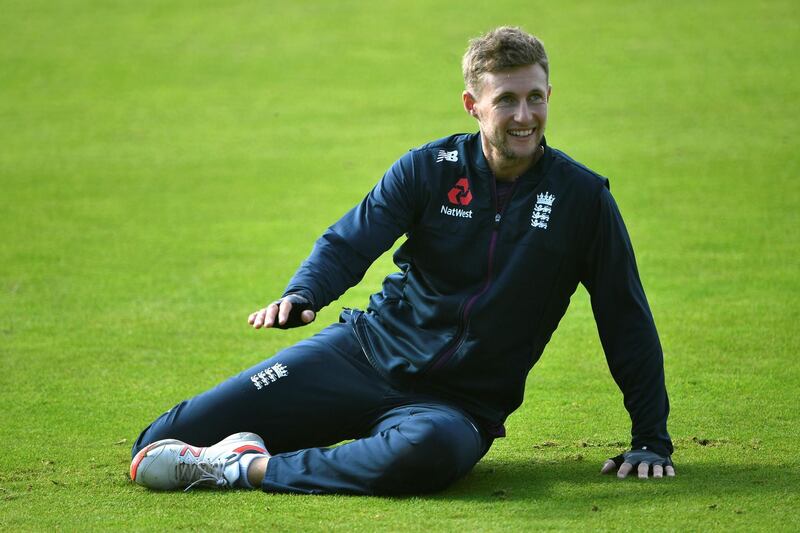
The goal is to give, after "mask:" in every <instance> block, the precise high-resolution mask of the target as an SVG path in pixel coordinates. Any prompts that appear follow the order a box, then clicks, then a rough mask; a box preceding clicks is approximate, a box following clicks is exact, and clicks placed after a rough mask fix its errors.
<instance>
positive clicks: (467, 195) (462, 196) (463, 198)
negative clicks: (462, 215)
mask: <svg viewBox="0 0 800 533" xmlns="http://www.w3.org/2000/svg"><path fill="white" fill-rule="evenodd" d="M447 199H448V200H450V203H451V204H453V205H469V203H470V202H471V201H472V192H470V190H469V181H468V180H467V178H461V179H460V180H458V181H457V182H456V184H455V186H454V187H453V188H452V189H450V192H448V193H447Z"/></svg>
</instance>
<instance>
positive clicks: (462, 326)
mask: <svg viewBox="0 0 800 533" xmlns="http://www.w3.org/2000/svg"><path fill="white" fill-rule="evenodd" d="M519 180H520V178H517V179H516V180H515V181H514V184H513V185H512V186H511V191H509V193H508V197H507V198H506V202H505V204H503V207H502V209H500V212H498V211H497V184H496V183H495V180H494V177H493V178H492V205H493V206H494V212H495V216H494V225H493V228H492V236H491V238H490V239H489V251H488V254H487V256H488V266H487V268H486V281H484V283H483V286H482V287H481V288H480V290H478V291H477V292H476V293H474V294H473V295H472V296H470V297H469V298H468V299H467V303H466V304H465V305H464V307H463V309H462V310H461V318H460V320H459V323H458V330H457V331H456V338H455V340H454V341H453V342H452V344H451V345H450V347H449V348H447V349H446V350H445V351H443V352H441V355H439V356H438V357H437V358H436V359H435V360H434V362H433V363H432V364H431V366H430V367H429V370H428V372H436V371H437V370H439V369H440V368H442V367H443V366H444V365H446V364H447V362H448V361H449V360H450V358H451V357H453V354H455V353H456V352H457V351H458V349H459V348H460V347H461V344H463V342H464V339H465V338H466V334H467V324H469V314H470V311H472V307H473V306H474V305H475V302H477V301H478V298H480V297H481V296H483V295H484V294H486V292H487V291H488V290H489V288H490V287H491V286H492V265H493V264H494V251H495V248H496V246H497V235H498V233H499V230H500V221H501V220H502V219H503V213H505V210H506V207H508V204H510V203H511V199H512V198H513V197H514V191H516V189H517V183H519Z"/></svg>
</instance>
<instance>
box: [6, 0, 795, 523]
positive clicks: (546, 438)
mask: <svg viewBox="0 0 800 533" xmlns="http://www.w3.org/2000/svg"><path fill="white" fill-rule="evenodd" d="M0 13H2V15H1V16H0V402H2V403H1V404H0V405H2V409H0V450H2V453H0V527H2V528H4V529H9V530H11V529H14V530H18V529H25V530H30V529H110V528H123V529H175V528H189V529H209V528H211V527H213V528H215V529H243V528H244V527H254V526H255V527H259V528H270V529H277V530H304V531H305V530H327V531H330V530H345V529H347V530H352V529H357V530H359V529H360V530H371V529H384V530H395V531H397V530H417V531H421V530H451V529H467V530H481V531H491V530H520V529H523V530H524V529H558V530H585V529H640V530H641V529H644V528H647V529H653V530H658V529H701V528H702V529H747V530H756V529H773V530H774V529H779V530H780V529H790V528H791V524H787V523H786V522H785V518H786V517H789V516H791V515H793V513H795V512H797V511H798V507H800V506H798V497H797V496H796V487H797V485H798V477H800V476H798V474H800V462H799V461H798V460H797V458H796V452H795V450H796V447H797V446H796V443H797V440H798V436H800V435H799V433H800V431H799V430H798V422H800V417H798V414H797V407H798V403H797V399H796V395H797V390H798V385H800V368H799V367H798V363H797V353H798V348H799V347H800V346H799V345H800V342H799V341H798V338H799V336H798V333H797V326H796V324H797V321H798V318H800V303H799V299H800V294H799V293H800V291H799V290H798V289H799V288H800V286H799V285H800V284H799V283H798V274H797V273H798V271H799V270H800V269H798V267H800V253H799V252H800V249H799V248H800V236H799V235H798V232H799V230H800V219H799V217H798V208H799V207H800V186H799V185H798V183H797V179H798V175H800V158H799V157H798V155H797V146H798V144H797V138H798V133H799V132H798V125H797V121H796V115H797V109H798V103H800V80H799V79H798V78H799V77H800V69H798V67H799V66H800V65H798V57H800V56H798V52H800V46H798V45H799V44H800V43H798V40H799V39H800V31H799V30H800V8H798V5H797V4H796V3H795V2H791V1H777V0H776V1H767V2H759V3H749V2H740V1H712V2H702V3H696V2H686V1H678V2H671V3H665V2H654V1H644V0H643V1H609V2H597V3H588V2H578V1H566V2H558V3H553V2H550V3H544V2H518V1H496V2H492V3H490V4H483V3H475V4H464V3H462V2H452V1H435V2H422V1H419V0H417V1H405V2H399V1H387V2H380V3H366V2H357V1H344V2H336V3H326V2H319V1H311V0H302V1H298V2H247V1H236V2H227V3H217V2H207V1H200V2H183V1H172V2H152V1H143V2H136V3H129V2H118V1H88V0H74V1H66V0H65V1H56V2H41V1H25V2H22V1H10V0H0ZM500 24H515V25H521V26H522V27H524V28H525V29H527V30H529V31H531V32H533V33H535V34H537V35H539V36H540V37H541V38H542V39H543V40H544V42H545V45H546V46H547V49H548V53H549V55H550V61H551V68H552V70H551V82H552V84H553V86H554V89H553V98H552V103H551V109H550V120H549V126H548V142H549V143H550V144H551V145H553V146H556V147H558V148H561V149H563V150H565V151H566V152H567V153H569V154H570V155H572V156H573V157H575V158H576V159H578V160H579V161H581V162H583V163H585V164H587V165H588V166H590V167H591V168H593V169H595V170H596V171H598V172H600V173H602V174H604V175H606V176H608V177H610V178H611V183H612V191H613V192H614V194H615V196H616V198H617V200H618V202H619V204H620V206H621V209H622V211H623V214H624V215H625V218H626V222H627V224H628V228H629V231H630V233H631V236H632V238H633V241H634V245H635V247H636V251H637V257H638V260H639V266H640V270H641V274H642V278H643V281H644V284H645V288H646V290H647V293H648V296H649V298H650V303H651V307H652V308H653V312H654V314H655V317H656V322H657V324H658V326H659V331H660V334H661V337H662V343H663V345H664V349H665V357H666V370H667V381H668V387H669V391H670V394H671V399H672V404H673V414H672V416H671V419H670V430H671V433H672V435H673V437H674V439H675V441H676V446H677V451H676V455H675V460H676V463H677V470H678V473H679V477H678V478H677V479H675V480H669V481H665V482H659V483H653V482H648V483H640V482H638V481H635V480H629V481H625V482H618V481H617V480H615V479H608V478H601V477H599V476H598V475H597V474H596V471H597V470H598V469H599V466H600V464H601V463H602V461H603V460H604V459H605V458H606V457H608V456H609V455H613V454H616V453H617V452H618V450H619V449H620V448H621V447H624V444H625V443H626V442H627V440H628V438H629V437H628V431H629V427H630V425H629V421H628V418H627V414H626V413H625V411H624V409H623V408H622V403H621V398H620V395H619V393H618V391H617V390H616V387H615V386H614V384H613V381H612V380H611V379H610V376H609V374H608V371H607V369H606V368H605V362H604V359H603V355H602V351H601V349H600V346H599V342H598V340H597V335H596V332H595V329H594V324H593V321H592V319H591V312H590V309H589V307H588V305H587V298H586V295H585V292H584V291H583V289H579V291H578V293H577V294H576V296H575V297H574V298H573V306H572V308H571V309H570V311H569V313H568V315H567V317H565V319H564V321H563V323H562V325H561V327H560V329H559V331H558V332H557V333H556V335H555V336H554V339H553V341H552V343H551V345H550V347H549V348H548V350H547V351H546V352H545V356H544V357H543V359H542V361H541V362H540V364H539V365H537V367H536V368H535V369H534V371H533V372H532V373H531V375H530V377H529V381H528V384H529V386H528V390H527V398H526V403H525V404H524V406H523V407H522V408H521V409H520V410H519V411H518V412H517V413H515V414H514V415H512V417H511V418H510V419H509V423H508V428H509V437H508V438H507V439H504V440H499V441H497V442H496V443H495V446H494V447H493V449H492V451H491V452H490V453H489V455H487V457H486V458H485V459H484V461H483V462H482V463H481V464H479V465H478V467H477V468H476V469H475V471H474V472H473V473H472V474H471V475H470V476H468V477H467V478H466V479H465V480H463V481H462V482H460V483H458V484H457V485H456V486H454V487H453V488H452V489H450V490H448V491H446V492H444V493H442V494H438V495H434V496H426V497H420V498H407V499H380V498H347V497H330V498H328V497H326V498H304V497H290V496H274V495H265V494H260V493H237V494H220V493H212V492H202V491H197V492H194V493H191V494H188V495H183V494H181V495H176V494H166V495H165V494H154V493H149V492H146V491H144V490H141V489H140V488H138V487H135V486H132V485H131V484H130V482H129V481H128V479H127V466H128V462H129V447H130V444H131V443H132V441H133V440H134V439H135V438H136V436H137V434H138V431H139V430H140V429H141V428H142V427H144V426H145V425H146V424H147V423H149V421H150V420H152V419H153V418H154V417H155V416H157V415H158V414H159V413H160V412H162V411H163V410H164V409H166V408H167V407H169V406H171V405H172V404H174V403H175V402H176V401H178V400H180V399H183V398H185V397H188V396H191V395H194V394H196V393H197V392H200V391H202V390H205V389H206V388H208V387H210V386H212V385H214V384H215V383H217V382H218V381H220V380H222V379H224V378H226V377H227V376H229V375H231V374H233V373H235V372H238V371H240V370H241V369H242V368H245V367H247V366H250V365H251V364H253V363H254V362H256V361H259V360H261V359H263V358H265V357H267V356H269V355H270V354H272V353H274V352H275V351H276V350H278V349H280V348H281V347H283V346H286V345H288V344H291V343H292V342H294V341H296V340H298V339H299V338H302V337H304V336H306V335H308V334H309V333H311V332H313V331H316V330H318V329H320V328H322V327H324V325H326V324H327V323H330V322H331V321H333V320H335V319H336V316H337V314H338V309H339V308H340V307H341V306H353V307H363V306H364V305H365V304H366V298H367V296H368V295H369V294H370V293H371V292H373V291H375V290H377V288H378V287H379V283H380V281H381V279H382V277H383V276H384V275H385V274H386V273H387V272H388V271H389V270H390V269H392V268H393V266H392V265H391V261H390V258H389V257H388V256H384V257H383V258H382V259H381V260H380V261H379V262H378V263H376V265H375V266H374V267H373V268H372V269H371V270H370V272H369V273H368V275H367V277H366V279H365V281H364V282H363V283H362V284H360V285H359V286H358V287H355V288H353V289H352V290H350V291H349V292H348V293H347V294H346V295H345V296H344V297H343V298H342V299H341V300H340V301H339V302H337V303H335V304H334V305H332V306H331V307H330V308H329V309H326V310H325V311H323V312H322V313H321V314H320V316H319V318H318V320H317V322H316V323H315V324H313V325H312V326H310V327H308V328H306V329H304V330H293V331H290V332H266V333H265V332H255V331H250V330H248V328H247V327H246V324H245V320H246V316H247V314H248V313H249V312H251V311H252V310H254V309H256V308H257V307H259V306H261V305H263V303H265V302H267V301H270V300H271V299H273V298H274V297H275V296H277V295H279V293H280V292H281V291H282V289H283V287H284V285H285V283H286V282H287V281H288V279H289V277H290V275H291V274H292V272H293V271H294V269H295V268H296V267H297V265H298V264H299V262H300V261H302V259H303V258H304V257H305V256H306V254H307V253H308V252H309V251H310V248H311V245H312V243H313V240H314V239H315V238H316V237H317V236H318V235H319V234H320V233H321V232H322V231H323V230H324V228H325V227H327V226H328V225H329V224H330V223H331V222H333V221H334V220H335V219H336V218H337V217H338V216H339V215H341V214H342V213H343V212H344V211H345V210H346V209H348V208H349V207H351V206H352V205H353V204H354V203H356V202H357V201H358V200H359V199H360V198H361V197H362V196H363V195H364V194H365V193H366V191H367V190H368V189H369V188H370V187H371V186H372V185H373V184H374V183H375V181H376V180H377V179H378V178H379V177H380V176H381V175H382V173H383V172H384V171H385V169H386V168H387V167H388V166H389V165H390V164H391V163H392V162H393V161H394V160H395V159H396V158H397V157H399V156H400V155H401V154H402V153H403V152H404V151H405V150H407V149H408V148H411V147H413V146H417V145H419V144H422V143H424V142H426V141H428V140H431V139H434V138H438V137H441V136H444V135H448V134H450V133H453V132H457V131H474V130H475V129H476V126H475V124H474V122H473V121H472V119H470V118H469V117H468V116H467V115H466V114H465V113H464V112H463V111H462V110H461V107H460V92H461V90H462V81H461V75H460V58H461V55H462V53H463V51H464V49H465V47H466V43H467V40H468V39H469V38H471V37H474V36H476V35H478V34H480V33H482V32H484V31H486V30H488V29H490V28H492V27H494V26H496V25H500Z"/></svg>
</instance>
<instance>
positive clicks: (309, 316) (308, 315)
mask: <svg viewBox="0 0 800 533" xmlns="http://www.w3.org/2000/svg"><path fill="white" fill-rule="evenodd" d="M300 318H301V319H302V320H303V322H304V323H305V324H310V323H311V322H313V321H314V319H315V318H317V314H316V313H315V312H314V311H311V310H308V309H307V310H305V311H303V312H302V313H301V314H300Z"/></svg>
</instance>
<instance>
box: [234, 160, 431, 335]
mask: <svg viewBox="0 0 800 533" xmlns="http://www.w3.org/2000/svg"><path fill="white" fill-rule="evenodd" d="M412 158H413V155H412V153H411V152H408V153H407V154H406V155H404V156H403V157H402V158H400V159H399V160H398V161H397V162H395V163H394V165H392V167H391V168H390V169H389V170H388V171H387V172H386V174H385V175H384V176H383V178H382V179H381V180H380V181H379V182H378V184H377V185H376V186H375V187H374V188H373V189H372V191H370V193H369V194H368V195H367V196H366V198H364V200H363V201H362V202H361V203H360V204H359V205H357V206H356V207H354V208H353V209H351V210H350V211H349V212H348V213H347V214H345V215H344V216H343V217H342V218H341V219H340V220H339V221H338V222H336V223H335V224H334V225H333V226H331V227H330V228H328V230H327V231H326V232H325V233H324V234H323V235H322V236H321V237H320V238H319V239H318V240H317V242H316V244H315V245H314V248H313V250H312V251H311V255H310V256H309V257H308V259H306V260H305V261H304V262H303V263H302V264H301V265H300V268H299V269H298V270H297V272H296V273H295V275H294V276H293V277H292V279H291V281H290V282H289V285H288V286H287V288H286V290H285V291H284V295H283V297H282V298H281V299H280V300H277V301H276V302H273V303H271V304H269V305H268V306H267V307H265V308H263V309H261V310H259V311H256V312H254V313H252V314H251V315H250V317H249V318H248V322H249V323H250V325H252V326H253V327H254V328H256V329H258V328H261V327H265V328H269V327H281V328H285V327H295V326H302V325H305V324H308V323H310V322H311V321H313V320H314V318H315V316H316V312H317V311H319V310H320V309H321V308H323V307H325V306H326V305H328V304H329V303H331V302H332V301H334V300H336V299H337V298H339V296H341V295H342V294H343V293H344V292H345V291H346V290H347V289H349V288H350V287H352V286H354V285H355V284H357V283H358V282H359V281H361V279H362V278H363V277H364V274H365V273H366V271H367V269H368V268H369V267H370V265H371V264H372V263H373V261H375V259H377V258H378V257H379V256H380V255H381V254H382V253H383V252H385V251H386V250H387V249H388V248H389V247H390V246H391V245H392V244H393V243H394V242H395V241H396V240H397V238H398V237H400V236H401V235H402V234H403V233H406V232H407V231H408V230H409V229H410V227H411V225H412V224H413V222H414V220H416V219H418V216H419V213H420V209H421V207H420V198H421V197H422V190H421V187H422V186H421V184H419V183H418V182H417V180H416V179H415V176H414V169H413V159H412ZM298 305H301V306H302V308H301V310H300V311H298Z"/></svg>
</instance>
